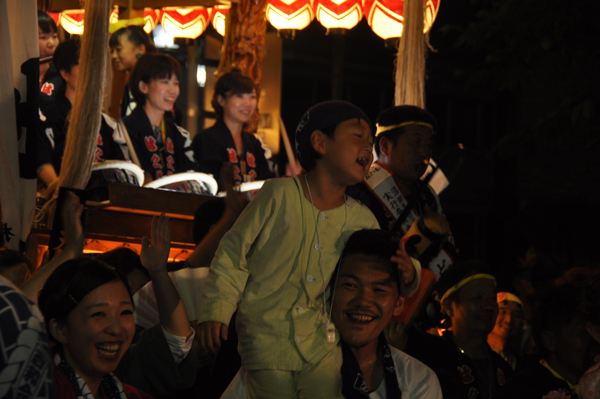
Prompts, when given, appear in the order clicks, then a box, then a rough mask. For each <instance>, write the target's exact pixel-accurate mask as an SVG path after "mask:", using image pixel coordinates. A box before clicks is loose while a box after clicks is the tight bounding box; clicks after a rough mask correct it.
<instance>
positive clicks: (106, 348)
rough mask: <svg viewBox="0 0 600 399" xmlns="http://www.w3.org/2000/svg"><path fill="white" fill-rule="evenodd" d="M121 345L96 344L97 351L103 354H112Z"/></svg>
mask: <svg viewBox="0 0 600 399" xmlns="http://www.w3.org/2000/svg"><path fill="white" fill-rule="evenodd" d="M120 347H121V345H120V344H99V345H96V348H98V351H99V352H100V353H101V354H102V355H104V356H114V355H116V353H117V351H118V350H119V348H120Z"/></svg>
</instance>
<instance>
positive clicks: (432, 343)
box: [405, 262, 513, 399]
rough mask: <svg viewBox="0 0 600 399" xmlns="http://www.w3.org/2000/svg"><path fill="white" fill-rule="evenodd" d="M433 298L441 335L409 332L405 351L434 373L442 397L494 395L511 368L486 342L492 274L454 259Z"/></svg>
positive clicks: (492, 306)
mask: <svg viewBox="0 0 600 399" xmlns="http://www.w3.org/2000/svg"><path fill="white" fill-rule="evenodd" d="M437 299H438V300H440V304H441V307H442V312H443V313H444V314H445V315H446V316H447V319H449V320H450V324H451V326H450V327H448V330H447V331H445V332H444V334H443V336H441V337H440V336H435V335H430V334H424V333H419V332H417V331H416V330H412V331H411V332H410V333H409V335H408V340H407V343H406V348H405V352H406V353H408V354H409V355H411V356H413V357H415V358H417V359H419V360H420V361H422V362H423V363H425V364H426V365H427V366H429V367H430V368H431V369H433V371H435V373H436V374H437V376H438V379H439V381H440V385H441V387H442V393H443V395H444V398H445V399H455V398H456V399H489V398H494V397H496V395H497V394H498V393H499V391H500V390H501V388H502V387H503V386H504V384H505V383H506V381H507V380H508V379H509V378H510V377H512V374H513V370H512V368H511V367H510V365H509V364H508V363H506V362H505V361H504V359H502V358H501V357H500V355H498V354H497V353H496V352H494V351H493V350H492V349H491V348H490V347H489V345H488V344H487V341H486V339H487V336H488V334H489V333H490V331H492V329H493V328H494V324H495V322H496V315H497V314H498V304H497V302H496V280H495V278H494V276H492V275H491V274H489V271H488V270H487V267H486V266H485V265H483V264H481V263H479V262H458V263H457V264H455V265H454V266H453V267H452V268H451V269H450V270H448V271H447V272H446V273H444V274H443V275H442V277H441V278H440V280H439V282H438V295H437Z"/></svg>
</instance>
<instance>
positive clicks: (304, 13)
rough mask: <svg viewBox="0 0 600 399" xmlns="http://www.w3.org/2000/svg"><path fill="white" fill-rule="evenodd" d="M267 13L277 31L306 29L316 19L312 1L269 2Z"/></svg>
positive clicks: (287, 0) (271, 0)
mask: <svg viewBox="0 0 600 399" xmlns="http://www.w3.org/2000/svg"><path fill="white" fill-rule="evenodd" d="M265 13H266V16H267V20H268V21H269V22H270V23H271V25H273V26H274V27H275V28H277V29H297V30H300V29H304V28H306V27H307V26H308V25H309V24H310V23H311V22H312V20H313V19H314V18H315V13H314V11H313V7H312V5H311V1H310V0H269V2H268V3H267V7H266V9H265Z"/></svg>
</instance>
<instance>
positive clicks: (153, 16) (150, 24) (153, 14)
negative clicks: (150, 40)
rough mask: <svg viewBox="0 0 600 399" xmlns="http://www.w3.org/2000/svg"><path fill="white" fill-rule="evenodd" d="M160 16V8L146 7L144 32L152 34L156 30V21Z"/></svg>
mask: <svg viewBox="0 0 600 399" xmlns="http://www.w3.org/2000/svg"><path fill="white" fill-rule="evenodd" d="M159 17H160V10H155V9H153V8H145V9H144V32H146V33H147V34H150V32H152V31H153V30H154V27H155V26H156V23H157V22H158V19H159Z"/></svg>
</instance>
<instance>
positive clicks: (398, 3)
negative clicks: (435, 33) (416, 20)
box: [362, 0, 440, 39]
mask: <svg viewBox="0 0 600 399" xmlns="http://www.w3.org/2000/svg"><path fill="white" fill-rule="evenodd" d="M362 1H363V10H364V12H365V16H366V18H367V22H368V23H369V26H370V27H371V28H372V29H373V32H375V33H376V34H377V35H379V36H380V37H382V38H384V39H389V38H391V37H400V36H402V24H403V23H404V0H362ZM424 3H425V29H424V31H425V32H427V31H428V30H429V29H430V28H431V25H433V21H434V20H435V17H436V16H437V12H438V10H439V8H440V0H424Z"/></svg>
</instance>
